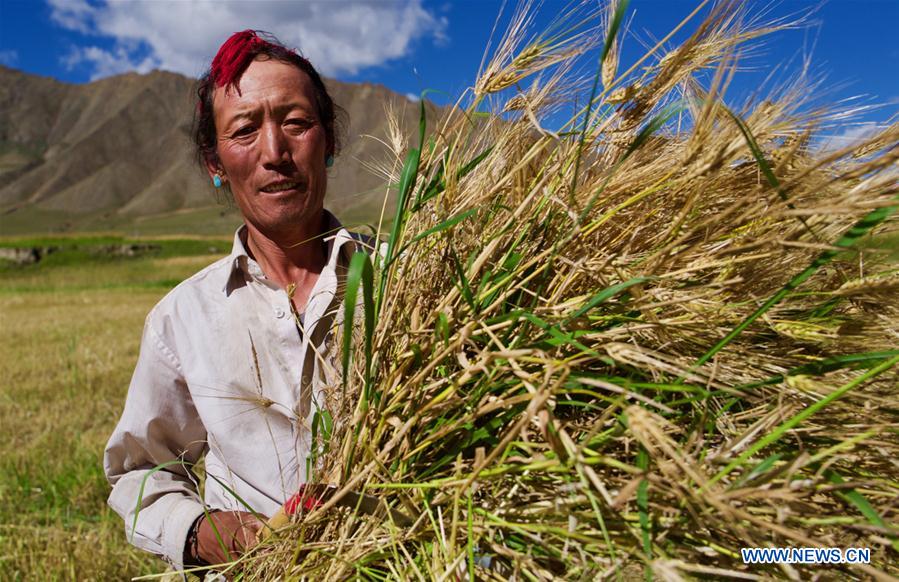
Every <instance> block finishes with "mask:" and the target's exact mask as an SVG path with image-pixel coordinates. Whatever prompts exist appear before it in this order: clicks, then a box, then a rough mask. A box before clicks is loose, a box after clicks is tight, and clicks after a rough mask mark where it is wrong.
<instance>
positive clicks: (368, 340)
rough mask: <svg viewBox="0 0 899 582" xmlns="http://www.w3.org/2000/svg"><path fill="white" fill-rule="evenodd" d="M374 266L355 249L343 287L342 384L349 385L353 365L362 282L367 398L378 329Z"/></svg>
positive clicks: (366, 256)
mask: <svg viewBox="0 0 899 582" xmlns="http://www.w3.org/2000/svg"><path fill="white" fill-rule="evenodd" d="M373 276H374V274H373V270H372V265H371V258H369V256H368V254H367V253H364V252H362V251H358V252H356V253H355V254H354V255H353V257H352V258H351V259H350V267H349V269H348V270H347V276H346V290H345V291H344V317H343V354H342V365H343V387H344V390H345V389H346V384H347V379H348V376H349V369H350V355H351V353H352V349H353V322H354V320H355V319H354V318H355V315H356V303H357V298H358V296H359V286H360V284H361V285H362V307H363V310H364V324H365V327H364V330H363V332H364V340H365V354H364V355H365V363H364V365H365V372H364V379H365V390H366V400H368V399H369V397H370V394H369V389H370V386H371V360H372V339H373V337H374V330H375V305H374V298H373V289H372V287H373Z"/></svg>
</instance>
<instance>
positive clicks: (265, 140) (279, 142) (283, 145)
mask: <svg viewBox="0 0 899 582" xmlns="http://www.w3.org/2000/svg"><path fill="white" fill-rule="evenodd" d="M260 138H261V141H260V144H259V147H260V148H261V149H262V151H261V158H262V160H261V161H262V163H263V165H266V166H282V165H284V164H285V163H286V162H288V161H289V160H290V149H289V147H288V143H287V136H286V135H284V131H283V130H282V129H281V127H280V126H279V125H278V124H276V123H267V124H265V125H264V126H263V128H262V131H261V136H260Z"/></svg>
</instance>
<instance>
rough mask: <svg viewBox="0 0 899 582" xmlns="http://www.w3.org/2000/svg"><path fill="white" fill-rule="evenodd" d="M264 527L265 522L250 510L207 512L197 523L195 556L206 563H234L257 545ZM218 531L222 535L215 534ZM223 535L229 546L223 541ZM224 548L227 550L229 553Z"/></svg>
mask: <svg viewBox="0 0 899 582" xmlns="http://www.w3.org/2000/svg"><path fill="white" fill-rule="evenodd" d="M213 523H214V524H215V528H213ZM263 526H264V524H263V522H262V521H260V520H259V519H258V518H257V517H256V516H254V515H253V514H252V513H248V512H246V511H217V512H215V513H210V514H209V515H208V516H206V515H204V516H203V517H201V518H200V521H199V523H198V524H197V526H196V527H197V544H196V551H195V553H196V555H195V556H193V557H194V558H199V559H200V560H202V561H203V562H205V563H206V564H221V563H224V562H230V561H231V560H234V559H236V558H238V557H239V556H240V555H241V554H243V553H244V552H245V551H246V550H248V549H249V548H252V547H253V546H254V545H255V544H256V539H257V535H258V534H259V530H261V529H262V528H263ZM216 530H218V536H216V535H215V532H216ZM219 537H221V541H222V543H223V544H224V546H225V548H222V543H219ZM224 549H227V551H228V553H227V554H226V553H225V551H224ZM229 554H230V555H229Z"/></svg>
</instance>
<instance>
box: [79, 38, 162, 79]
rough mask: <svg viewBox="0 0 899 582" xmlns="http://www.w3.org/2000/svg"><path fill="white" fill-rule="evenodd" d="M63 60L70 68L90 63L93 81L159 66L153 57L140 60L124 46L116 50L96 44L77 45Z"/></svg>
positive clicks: (145, 71)
mask: <svg viewBox="0 0 899 582" xmlns="http://www.w3.org/2000/svg"><path fill="white" fill-rule="evenodd" d="M62 62H63V64H64V65H65V66H66V67H67V68H69V69H71V68H73V67H74V66H75V65H77V64H80V63H89V64H90V65H91V70H92V72H91V81H94V80H96V79H102V78H103V77H109V76H111V75H119V74H121V73H127V72H130V71H136V72H138V73H149V72H150V71H152V70H153V69H155V68H157V67H158V63H157V62H156V61H154V60H153V59H152V58H150V57H145V58H144V59H143V60H140V61H138V60H137V59H135V58H134V57H133V55H132V54H130V53H129V52H128V51H127V50H126V49H124V48H122V47H116V48H115V50H114V51H107V50H104V49H101V48H100V47H96V46H87V47H76V48H74V49H72V52H70V53H69V54H68V55H67V56H65V57H63V60H62Z"/></svg>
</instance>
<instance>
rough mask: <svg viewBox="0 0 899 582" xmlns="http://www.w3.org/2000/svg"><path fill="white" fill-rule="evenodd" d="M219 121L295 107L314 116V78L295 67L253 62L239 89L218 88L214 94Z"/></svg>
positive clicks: (238, 85)
mask: <svg viewBox="0 0 899 582" xmlns="http://www.w3.org/2000/svg"><path fill="white" fill-rule="evenodd" d="M212 103H213V109H214V110H215V116H216V117H217V118H219V117H220V115H227V116H230V115H231V114H234V113H237V112H238V111H244V110H250V109H257V108H259V107H263V106H279V107H286V106H296V107H302V108H308V109H310V110H311V112H313V113H315V112H316V111H317V110H316V96H315V86H314V85H313V83H312V79H311V78H310V77H309V75H307V74H306V73H305V71H302V70H300V69H299V68H297V67H295V66H294V65H292V64H289V63H284V62H282V61H278V60H272V59H266V60H262V59H257V60H255V61H253V62H252V63H250V66H248V67H247V70H246V71H244V73H243V75H241V77H240V79H239V80H238V82H237V87H236V88H235V87H229V86H227V85H225V86H223V87H216V88H215V91H214V92H213V95H212Z"/></svg>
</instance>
